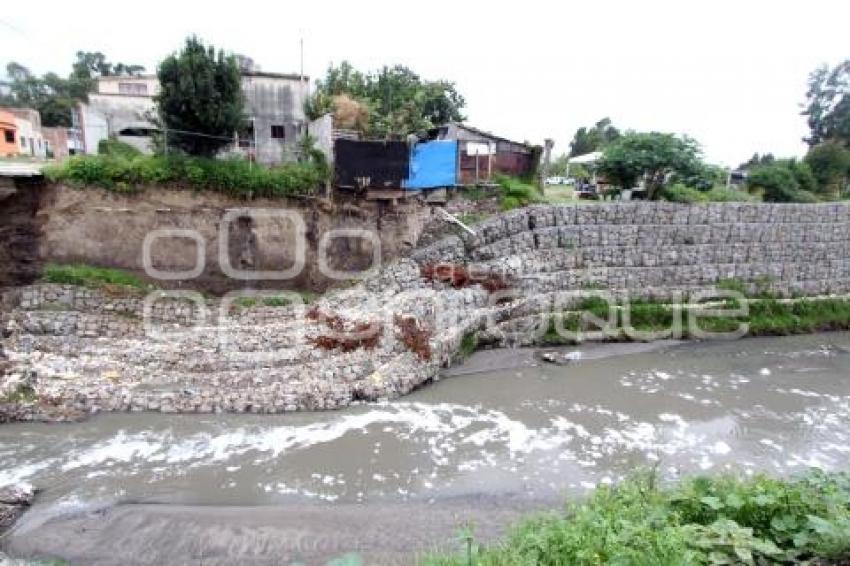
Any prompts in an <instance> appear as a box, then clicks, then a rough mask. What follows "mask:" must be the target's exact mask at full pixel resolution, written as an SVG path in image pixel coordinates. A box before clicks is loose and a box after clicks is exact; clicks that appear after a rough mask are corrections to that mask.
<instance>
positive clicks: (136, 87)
mask: <svg viewBox="0 0 850 566" xmlns="http://www.w3.org/2000/svg"><path fill="white" fill-rule="evenodd" d="M309 84H310V83H309V79H308V78H307V77H306V76H302V75H290V74H282V73H266V72H261V71H244V72H242V92H243V94H244V95H245V126H244V127H243V128H242V130H241V131H239V132H233V138H234V143H233V144H231V145H229V146H227V147H226V148H225V149H224V150H223V152H224V153H229V154H238V155H244V156H246V157H248V158H251V159H254V160H256V161H257V162H259V163H264V164H268V165H272V164H276V163H281V162H284V161H292V160H294V159H295V158H296V157H297V154H298V141H299V139H300V138H301V136H303V135H304V133H306V131H307V121H306V118H305V116H304V101H305V100H306V98H307V96H308V95H309ZM158 93H159V81H158V80H157V78H156V76H155V75H141V76H125V77H100V78H99V79H98V84H97V91H96V92H94V93H92V94H90V95H89V100H88V102H87V103H80V105H79V108H78V112H77V114H78V116H77V119H78V122H79V125H80V129H81V131H82V132H83V147H84V149H85V152H86V153H97V146H98V144H99V143H100V141H101V140H104V139H108V138H109V137H110V136H113V137H116V138H117V139H118V140H120V141H123V142H125V143H128V144H130V145H132V146H134V147H136V148H137V149H139V150H141V151H143V152H145V153H150V152H151V151H152V150H153V147H152V135H153V134H154V133H155V132H157V126H156V125H155V124H153V123H152V122H151V118H152V117H153V115H154V113H155V112H156V104H155V102H154V97H155V96H156V95H157V94H158Z"/></svg>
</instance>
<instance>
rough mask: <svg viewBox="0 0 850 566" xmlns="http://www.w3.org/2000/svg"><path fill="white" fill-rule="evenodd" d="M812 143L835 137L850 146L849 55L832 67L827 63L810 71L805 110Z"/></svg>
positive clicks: (810, 144) (834, 138)
mask: <svg viewBox="0 0 850 566" xmlns="http://www.w3.org/2000/svg"><path fill="white" fill-rule="evenodd" d="M803 115H804V116H806V117H807V122H808V125H809V130H810V134H809V137H807V138H804V141H805V142H806V143H808V144H809V147H814V146H816V145H817V144H819V143H821V142H824V141H828V140H835V141H839V142H840V143H842V144H844V145H845V146H850V59H847V60H845V61H843V62H842V63H840V64H839V65H837V66H836V67H835V68H834V69H830V68H829V67H827V66H826V65H824V66H822V67H819V68H817V69H815V70H814V71H813V72H812V73H811V74H810V75H809V90H808V91H807V92H806V102H805V110H803Z"/></svg>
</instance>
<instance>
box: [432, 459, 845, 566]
mask: <svg viewBox="0 0 850 566" xmlns="http://www.w3.org/2000/svg"><path fill="white" fill-rule="evenodd" d="M656 484H657V478H656V477H655V476H654V475H653V474H644V475H639V476H637V477H635V478H633V479H630V480H627V481H624V482H623V483H621V484H620V485H617V486H614V487H605V486H600V487H598V488H597V489H596V491H595V492H594V493H593V494H592V495H591V496H590V497H589V498H588V499H587V500H586V501H585V502H582V503H576V504H570V505H568V506H567V508H566V510H565V511H562V512H553V513H547V514H542V515H538V516H535V517H531V518H529V519H526V520H525V521H524V522H523V523H521V524H520V525H519V526H518V527H516V528H515V529H514V530H513V531H512V532H511V534H510V535H509V536H508V537H507V539H506V540H505V541H504V542H502V543H499V544H497V545H494V546H492V547H489V548H488V547H485V546H482V545H474V546H473V553H472V554H473V556H472V560H471V563H472V564H475V565H482V566H484V565H488V566H496V565H499V566H509V565H517V566H519V565H527V564H535V565H541V566H547V565H552V566H555V565H558V566H560V565H566V564H570V565H573V564H576V565H596V564H630V565H631V564H635V565H637V564H655V565H670V566H679V565H689V564H765V563H786V564H788V563H799V562H803V561H806V560H812V559H817V558H820V559H826V560H837V559H846V558H848V557H850V476H848V475H846V474H843V473H839V474H826V473H823V472H818V471H813V472H810V473H809V474H807V475H804V476H802V477H799V478H794V479H787V480H780V479H772V478H768V477H765V476H758V477H755V478H752V479H746V480H741V479H738V478H735V477H732V476H721V477H717V478H707V477H698V478H694V479H691V480H687V481H684V482H683V483H682V484H680V485H678V486H674V487H670V488H664V489H659V488H658V487H656ZM464 551H465V549H464ZM424 562H425V563H426V564H429V565H431V566H448V565H461V564H468V563H469V561H468V559H467V556H465V552H461V553H459V554H458V555H457V556H445V555H443V556H432V557H428V558H427V559H426V560H425V561H424Z"/></svg>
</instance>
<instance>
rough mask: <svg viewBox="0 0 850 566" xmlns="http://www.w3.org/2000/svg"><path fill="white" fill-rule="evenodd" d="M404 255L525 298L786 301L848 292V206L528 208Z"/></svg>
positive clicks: (741, 205)
mask: <svg viewBox="0 0 850 566" xmlns="http://www.w3.org/2000/svg"><path fill="white" fill-rule="evenodd" d="M472 228H473V229H474V230H475V232H476V235H475V236H472V235H469V234H464V235H462V236H459V237H452V238H447V239H445V240H443V241H441V242H438V243H436V244H434V245H432V246H429V247H428V248H425V249H422V250H419V251H417V252H416V253H414V255H413V259H415V260H416V261H417V262H418V263H419V264H427V263H438V262H452V263H459V262H460V263H476V264H479V265H481V266H482V267H484V268H487V269H492V270H500V271H503V272H505V273H507V274H508V275H511V276H514V277H515V278H517V281H518V285H519V286H520V287H521V288H522V289H523V290H525V291H528V292H551V291H557V290H565V289H580V288H587V287H600V288H607V289H611V290H636V291H637V290H640V291H645V290H647V289H656V290H659V291H663V290H665V289H687V288H694V287H706V286H711V285H713V284H715V283H717V282H718V281H721V280H725V279H737V280H740V281H742V282H759V283H760V284H762V285H767V286H770V287H771V288H772V289H773V290H775V291H778V292H782V293H787V294H822V293H829V292H845V291H848V290H850V204H848V203H834V204H833V203H830V204H748V203H746V204H745V203H716V204H706V205H679V204H672V203H617V204H607V205H606V204H602V205H586V206H572V205H565V206H538V207H531V208H526V209H519V210H516V211H512V212H510V213H508V214H505V215H500V216H497V217H494V218H492V219H489V220H486V221H484V222H481V223H479V224H475V225H474V226H473V227H472Z"/></svg>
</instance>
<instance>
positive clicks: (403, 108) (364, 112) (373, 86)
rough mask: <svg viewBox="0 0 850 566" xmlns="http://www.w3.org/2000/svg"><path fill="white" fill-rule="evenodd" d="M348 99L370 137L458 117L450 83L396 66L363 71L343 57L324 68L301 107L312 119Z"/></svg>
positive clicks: (396, 134)
mask: <svg viewBox="0 0 850 566" xmlns="http://www.w3.org/2000/svg"><path fill="white" fill-rule="evenodd" d="M351 101H354V103H356V104H358V105H359V111H358V114H359V115H360V116H365V117H366V120H365V122H366V123H365V126H363V125H362V122H363V121H362V120H357V121H356V122H355V123H356V124H358V127H359V128H360V129H361V130H362V131H363V132H364V133H366V134H367V135H371V136H376V137H385V138H388V137H403V136H405V135H407V134H411V133H419V132H424V131H426V130H429V129H431V128H434V127H436V126H440V125H442V124H445V123H447V122H453V121H463V120H464V116H463V114H462V113H461V111H462V109H463V107H464V105H465V101H464V99H463V96H461V95H460V93H458V92H457V89H456V88H455V85H454V83H452V82H449V81H445V80H438V81H426V80H423V79H422V78H421V77H420V76H419V75H418V74H416V73H415V72H414V71H412V70H411V69H409V68H408V67H404V66H402V65H396V66H394V67H386V66H385V67H383V68H381V69H380V70H379V71H376V72H372V73H363V72H361V71H358V70H357V69H355V68H354V67H353V66H352V65H351V64H350V63H348V62H347V61H343V62H342V63H341V64H340V65H339V66H334V65H331V66H330V67H329V68H328V70H327V72H326V73H325V78H324V79H322V80H320V81H318V83H317V86H316V93H315V94H314V95H313V96H312V97H311V98H310V100H308V102H307V104H306V105H305V111H306V113H307V115H308V116H309V117H310V118H313V119H315V118H318V117H319V116H321V115H322V114H325V113H328V112H333V113H334V114H339V111H340V108H339V105H338V103H340V102H344V103H345V104H347V105H348V106H351V104H352V102H351Z"/></svg>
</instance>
